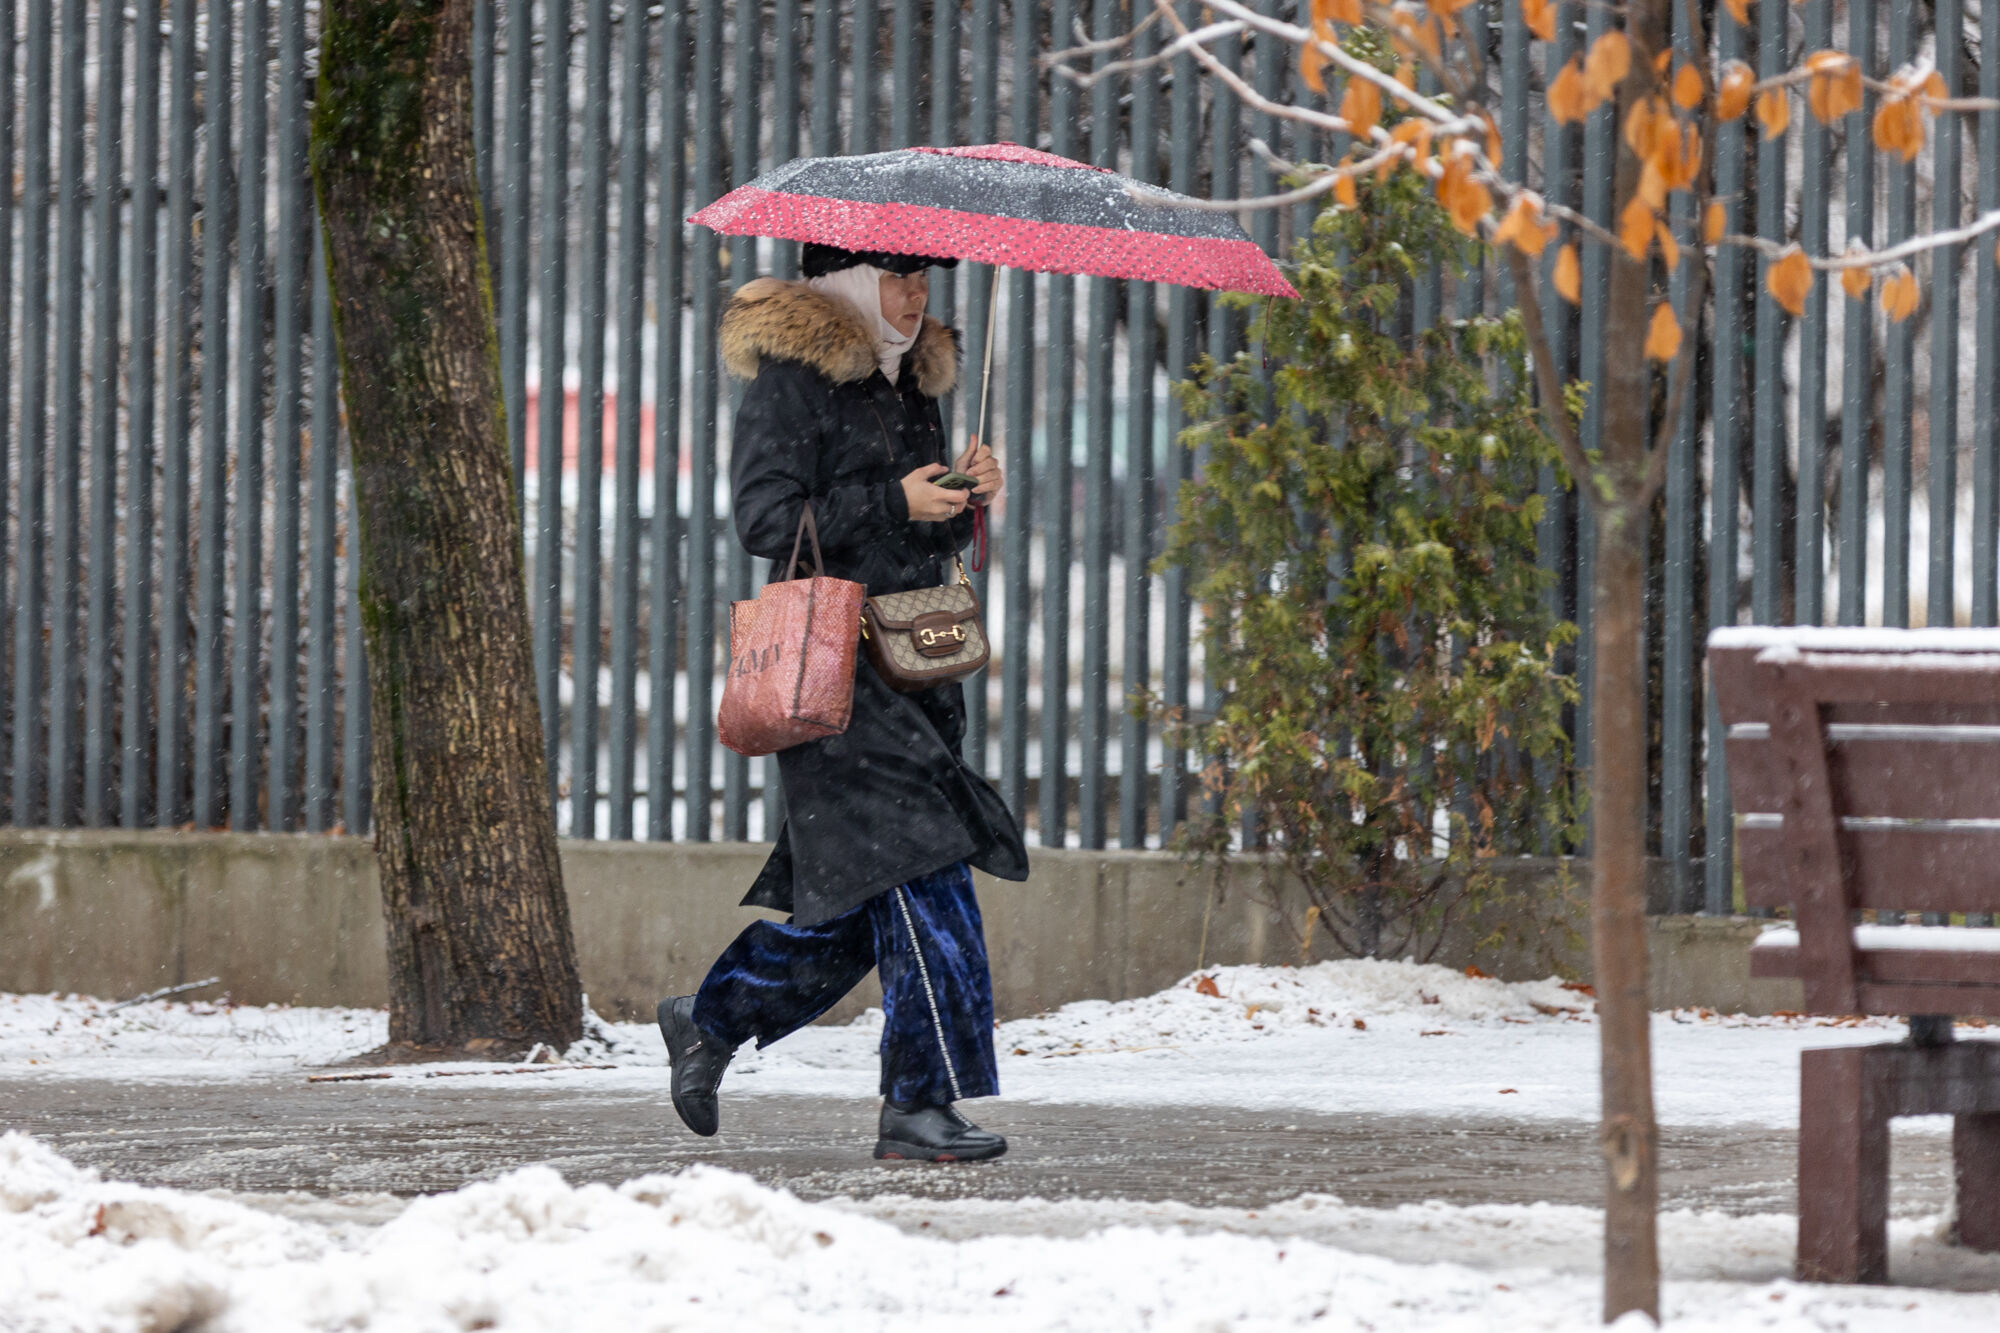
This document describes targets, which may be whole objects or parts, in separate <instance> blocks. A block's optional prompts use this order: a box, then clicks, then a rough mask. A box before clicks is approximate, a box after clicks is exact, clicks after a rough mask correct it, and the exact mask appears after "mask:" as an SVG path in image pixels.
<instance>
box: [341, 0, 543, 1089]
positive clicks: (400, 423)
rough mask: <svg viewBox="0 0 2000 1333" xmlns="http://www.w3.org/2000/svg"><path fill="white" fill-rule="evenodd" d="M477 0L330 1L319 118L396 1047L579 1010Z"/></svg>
mask: <svg viewBox="0 0 2000 1333" xmlns="http://www.w3.org/2000/svg"><path fill="white" fill-rule="evenodd" d="M474 2H475V0H327V4H326V7H325V9H324V11H323V13H324V15H325V18H324V23H323V39H322V47H321V56H320V76H319V89H318V97H317V102H316V105H315V107H314V111H313V125H312V167H313V177H314V181H315V183H316V185H317V187H318V191H319V200H320V206H321V214H322V216H323V217H324V219H325V231H326V253H327V271H328V279H329V283H330V285H331V287H332V291H333V302H334V305H333V309H334V320H335V328H336V330H337V332H338V335H339V344H340V360H341V385H342V391H343V396H344V398H345V401H346V406H347V420H348V427H349V432H350V436H351V439H352V444H353V458H354V476H355V492H356V498H357V502H358V504H357V507H358V510H359V514H358V518H359V524H358V532H359V545H360V559H361V575H360V583H361V593H360V595H361V617H362V626H363V631H364V634H365V638H366V644H367V650H368V681H369V686H370V690H371V697H372V700H373V705H372V713H371V718H372V722H373V727H374V755H373V773H374V784H375V825H376V827H375V849H376V856H377V859H378V861H379V862H380V865H381V878H382V899H383V910H384V914H385V915H386V917H387V919H388V931H389V962H390V967H389V986H390V1006H389V1014H390V1017H389V1040H390V1046H391V1051H392V1052H394V1051H396V1050H398V1049H399V1048H400V1049H403V1050H408V1049H412V1048H421V1049H424V1050H427V1051H438V1050H457V1051H464V1052H468V1053H476V1054H501V1053H506V1052H510V1051H516V1050H521V1049H525V1048H527V1047H528V1046H530V1045H532V1044H533V1043H535V1042H538V1041H543V1042H549V1043H551V1044H553V1045H555V1046H557V1047H561V1046H564V1045H567V1044H568V1043H569V1042H571V1041H573V1040H575V1039H576V1038H577V1037H578V1036H579V1035H580V1033H581V1028H582V996H581V988H580V986H579V984H578V980H577V970H576V957H575V948H574V945H573V943H572V941H571V937H570V923H569V909H568V905H567V902H566V900H565V898H564V895H563V887H562V870H561V866H560V864H559V863H558V861H557V859H556V830H555V817H554V812H553V811H552V809H551V808H550V805H549V800H548V794H547V786H546V784H545V781H544V768H543V764H542V741H541V722H540V717H539V714H538V710H537V705H536V700H535V693H534V687H533V674H532V664H531V661H530V650H529V643H530V640H529V628H528V613H527V603H526V596H525V592H524V588H523V582H522V565H521V543H520V536H519V533H520V524H519V516H518V514H517V513H516V511H515V508H514V499H513V483H512V476H511V471H510V468H509V465H508V458H507V449H506V435H505V430H504V410H503V405H502V400H501V392H500V366H499V355H498V349H497V346H496V343H495V335H494V322H493V300H492V289H491V287H490V285H489V283H488V279H487V272H488V270H487V263H486V242H485V234H484V231H483V224H482V220H481V217H480V205H479V190H478V184H477V181H476V179H475V173H474V163H473V143H472V78H471V38H472V15H473V4H474Z"/></svg>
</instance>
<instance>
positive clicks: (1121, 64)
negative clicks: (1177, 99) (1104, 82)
mask: <svg viewBox="0 0 2000 1333" xmlns="http://www.w3.org/2000/svg"><path fill="white" fill-rule="evenodd" d="M1157 17H1158V14H1157V13H1156V14H1152V15H1149V16H1147V18H1146V22H1145V23H1141V24H1140V25H1139V27H1138V28H1134V29H1133V30H1132V31H1131V32H1128V33H1126V34H1125V35H1124V36H1122V37H1113V38H1109V39H1107V40H1106V41H1103V42H1093V43H1091V44H1090V45H1088V46H1080V47H1074V48H1072V49H1070V50H1068V51H1052V52H1050V53H1049V54H1048V55H1045V56H1043V57H1042V61H1041V63H1042V66H1043V68H1045V69H1053V70H1055V71H1056V72H1057V73H1059V74H1061V75H1062V76H1063V77H1064V78H1066V79H1068V80H1069V81H1070V82H1071V83H1074V84H1076V85H1077V86H1078V87H1080V88H1088V87H1090V86H1091V85H1092V84H1094V83H1096V82H1098V81H1099V80H1100V79H1108V78H1113V77H1115V76H1117V75H1119V74H1124V73H1128V72H1129V71H1131V70H1135V69H1148V68H1150V67H1152V66H1154V65H1164V64H1166V63H1167V62H1168V61H1170V60H1173V59H1174V58H1175V57H1177V56H1180V55H1183V54H1185V53H1186V52H1187V51H1188V50H1189V49H1190V48H1192V47H1196V46H1202V45H1205V44H1206V43H1208V42H1214V41H1220V40H1221V39H1222V38H1224V37H1233V36H1236V35H1238V34H1240V33H1242V32H1244V31H1246V30H1247V29H1248V26H1249V25H1247V24H1244V23H1238V22H1235V21H1233V20H1231V21H1227V22H1223V23H1211V24H1208V25H1207V26H1206V27H1201V28H1195V29H1193V30H1189V29H1188V28H1185V27H1183V28H1182V29H1181V34H1182V35H1181V36H1179V37H1176V38H1175V39H1174V40H1173V41H1172V42H1169V43H1168V44H1167V45H1166V46H1163V47H1161V48H1160V49H1159V50H1158V51H1155V52H1154V53H1153V54H1152V55H1149V56H1135V57H1133V58H1132V59H1130V60H1118V61H1113V62H1112V63H1111V64H1109V65H1106V66H1104V67H1103V68H1102V69H1094V70H1079V69H1074V68H1072V67H1071V66H1070V65H1069V64H1068V63H1067V62H1068V61H1070V60H1072V59H1075V58H1081V57H1083V56H1087V55H1092V54H1095V50H1096V49H1098V48H1105V49H1109V48H1115V47H1118V46H1121V45H1124V44H1127V43H1129V42H1130V41H1131V40H1132V39H1133V38H1134V37H1136V36H1138V34H1139V29H1140V28H1144V27H1145V26H1146V23H1151V22H1153V21H1154V19H1155V18H1157Z"/></svg>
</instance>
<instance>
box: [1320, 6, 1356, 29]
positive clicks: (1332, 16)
mask: <svg viewBox="0 0 2000 1333" xmlns="http://www.w3.org/2000/svg"><path fill="white" fill-rule="evenodd" d="M1313 21H1314V22H1315V23H1345V24H1347V25H1348V26H1350V27H1354V26H1357V25H1359V24H1360V22H1361V0H1313Z"/></svg>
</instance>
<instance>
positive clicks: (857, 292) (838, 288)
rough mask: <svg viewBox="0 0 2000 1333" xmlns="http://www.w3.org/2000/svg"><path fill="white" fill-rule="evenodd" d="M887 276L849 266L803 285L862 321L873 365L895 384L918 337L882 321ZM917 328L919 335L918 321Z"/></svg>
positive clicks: (867, 266) (862, 266) (861, 266)
mask: <svg viewBox="0 0 2000 1333" xmlns="http://www.w3.org/2000/svg"><path fill="white" fill-rule="evenodd" d="M887 276H889V275H888V274H887V273H886V272H884V271H883V270H882V269H879V268H876V267H874V266H873V265H871V264H852V265H850V266H848V267H847V268H843V269H835V270H834V271H833V272H831V273H822V274H821V275H820V276H818V277H817V278H807V279H806V285H807V286H808V287H811V288H812V289H813V290H814V291H816V292H818V293H820V294H821V295H822V296H827V297H831V298H832V299H833V300H836V301H839V302H842V303H843V304H845V305H847V306H848V307H849V308H850V309H852V310H853V311H854V313H855V314H857V315H859V316H860V317H861V325H862V327H863V328H866V329H869V330H871V331H872V332H873V333H874V334H875V361H876V364H878V365H880V366H881V367H882V373H883V374H884V375H886V376H888V378H889V383H891V384H894V383H895V382H896V376H897V375H898V374H900V373H901V371H902V369H903V353H905V352H907V351H909V350H910V347H911V345H912V344H914V343H915V342H916V341H917V335H916V334H915V333H904V332H902V331H901V330H900V329H898V328H897V327H896V326H895V325H894V324H891V323H890V322H889V321H888V320H886V319H884V318H883V317H882V279H883V278H885V277H887ZM917 328H918V330H919V331H922V329H923V324H922V322H921V321H920V322H919V323H918V325H917Z"/></svg>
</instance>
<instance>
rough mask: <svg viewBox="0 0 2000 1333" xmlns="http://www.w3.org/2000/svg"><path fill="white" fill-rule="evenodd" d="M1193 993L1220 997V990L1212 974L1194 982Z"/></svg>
mask: <svg viewBox="0 0 2000 1333" xmlns="http://www.w3.org/2000/svg"><path fill="white" fill-rule="evenodd" d="M1194 993H1195V994H1196V995H1207V996H1210V997H1212V998H1214V999H1218V1000H1219V999H1221V998H1222V990H1221V988H1220V987H1218V986H1217V985H1216V984H1215V978H1214V977H1213V976H1207V977H1202V978H1200V979H1199V980H1197V981H1196V982H1195V983H1194Z"/></svg>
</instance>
